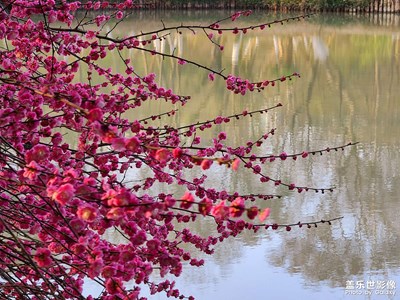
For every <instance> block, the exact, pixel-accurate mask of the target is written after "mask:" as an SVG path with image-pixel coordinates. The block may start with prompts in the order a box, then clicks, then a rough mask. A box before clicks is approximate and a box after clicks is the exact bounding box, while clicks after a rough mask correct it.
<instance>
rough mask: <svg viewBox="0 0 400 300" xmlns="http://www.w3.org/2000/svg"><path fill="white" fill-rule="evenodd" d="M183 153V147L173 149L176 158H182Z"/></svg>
mask: <svg viewBox="0 0 400 300" xmlns="http://www.w3.org/2000/svg"><path fill="white" fill-rule="evenodd" d="M182 154H183V151H182V149H181V148H175V149H174V150H172V156H173V157H174V158H180V157H181V156H182Z"/></svg>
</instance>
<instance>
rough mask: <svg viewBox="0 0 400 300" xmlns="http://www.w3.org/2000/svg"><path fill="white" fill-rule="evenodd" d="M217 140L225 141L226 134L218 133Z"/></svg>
mask: <svg viewBox="0 0 400 300" xmlns="http://www.w3.org/2000/svg"><path fill="white" fill-rule="evenodd" d="M218 139H219V140H225V139H226V133H225V132H220V133H219V134H218Z"/></svg>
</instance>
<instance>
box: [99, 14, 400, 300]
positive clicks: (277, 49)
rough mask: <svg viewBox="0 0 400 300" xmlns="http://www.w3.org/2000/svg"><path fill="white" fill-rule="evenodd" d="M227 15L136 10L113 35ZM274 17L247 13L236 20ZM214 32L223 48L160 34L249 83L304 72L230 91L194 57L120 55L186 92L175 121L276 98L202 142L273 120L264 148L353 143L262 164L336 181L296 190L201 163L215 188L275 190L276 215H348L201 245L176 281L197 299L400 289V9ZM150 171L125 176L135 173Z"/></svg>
mask: <svg viewBox="0 0 400 300" xmlns="http://www.w3.org/2000/svg"><path fill="white" fill-rule="evenodd" d="M226 14H227V13H226V12H225V13H224V12H213V11H201V12H142V13H140V14H136V15H133V16H131V17H130V18H129V19H128V20H126V21H125V22H124V23H122V24H120V26H119V27H117V29H116V31H114V33H113V35H114V36H124V35H128V34H134V33H138V32H139V31H140V30H142V31H151V30H152V29H155V28H158V27H160V26H161V22H160V20H161V19H162V20H163V22H164V23H165V24H166V25H172V24H179V23H181V22H183V23H185V24H189V23H192V24H199V23H201V24H207V23H211V22H212V21H214V20H216V19H220V18H222V17H223V16H225V15H226ZM280 17H281V16H279V15H270V14H264V13H255V14H254V15H252V16H250V17H248V18H245V19H243V20H241V21H239V25H245V24H249V25H250V24H254V23H263V22H265V21H266V20H273V19H276V18H280ZM227 25H231V22H230V21H229V22H228V23H227ZM217 41H218V43H219V44H221V45H223V46H224V51H222V52H221V51H219V50H218V48H217V47H213V46H212V45H210V43H208V42H207V38H206V37H205V36H204V34H202V33H201V32H198V33H197V34H195V35H194V34H193V33H191V32H183V33H182V34H176V33H171V35H169V36H167V37H166V40H165V41H164V42H163V43H159V44H156V45H155V46H156V49H157V50H160V51H166V52H167V53H172V52H174V53H175V54H177V55H180V56H182V57H184V58H186V59H196V60H197V61H198V62H199V63H201V64H204V65H206V66H209V67H210V68H213V69H215V70H221V69H224V70H225V74H230V73H231V74H235V75H240V76H241V77H245V78H249V79H251V80H253V81H259V80H265V79H275V78H278V77H280V76H282V75H288V74H291V73H293V72H298V73H300V74H301V78H299V79H294V80H292V81H286V82H283V83H280V84H278V85H277V86H275V87H268V88H267V89H266V90H265V91H263V92H261V93H251V94H248V95H246V96H245V97H242V96H237V95H233V94H232V93H230V92H229V91H227V90H226V89H225V83H224V81H223V80H221V79H219V78H217V79H216V80H215V82H214V83H211V82H210V81H209V80H208V78H207V75H208V72H206V71H203V70H201V69H198V68H197V67H193V66H190V65H184V66H181V65H179V64H177V62H176V61H172V60H169V59H162V58H160V57H157V56H151V55H149V54H145V53H141V52H132V53H128V52H125V53H124V54H125V55H127V56H129V57H130V58H131V59H132V61H133V62H134V66H135V70H136V71H137V72H138V73H139V74H147V73H149V72H154V73H155V74H156V75H157V78H158V79H157V80H158V82H159V83H160V84H162V85H164V86H166V87H170V88H172V89H173V90H174V91H175V92H177V93H179V94H182V95H191V96H192V99H191V101H190V102H189V103H188V104H187V105H186V106H184V107H183V108H179V112H178V113H177V115H176V116H174V117H173V118H172V119H171V120H170V121H171V123H172V124H174V125H178V124H180V125H185V124H190V123H194V122H197V121H204V120H209V119H212V118H214V117H216V116H218V115H230V114H234V113H239V112H241V111H243V110H244V109H248V110H257V109H261V108H267V107H270V106H273V105H275V104H276V103H282V104H283V107H281V108H279V109H276V110H273V111H271V112H268V113H267V114H261V115H260V114H259V115H254V116H253V117H252V118H243V119H241V120H239V121H234V122H230V123H228V124H226V125H224V126H222V127H216V128H215V129H212V130H209V131H205V132H204V134H203V136H202V138H203V139H202V141H203V143H204V144H207V143H208V142H209V140H210V138H211V137H212V136H213V135H215V134H216V133H217V132H219V131H220V130H224V131H225V132H226V133H227V135H228V137H229V139H228V141H229V142H230V143H231V144H232V145H240V144H243V143H245V142H246V141H247V140H249V139H251V138H258V137H259V136H261V135H262V134H263V133H264V132H267V131H269V130H270V129H271V128H277V131H276V134H275V136H273V137H271V138H270V139H269V140H268V142H267V143H265V145H264V146H263V147H262V148H261V149H260V153H265V154H269V153H275V154H279V153H281V152H282V151H285V152H287V153H298V152H302V151H303V150H318V149H324V148H326V147H333V146H340V145H344V144H347V143H348V142H350V141H352V142H360V143H359V144H358V145H357V146H355V147H351V148H347V149H346V150H345V151H343V152H342V151H338V152H331V153H329V154H325V155H322V156H320V155H316V156H312V157H310V158H307V159H302V160H298V161H296V162H294V161H285V163H283V164H282V163H281V162H278V161H276V162H274V163H269V164H267V166H266V170H268V174H270V176H271V177H273V178H277V179H282V180H283V181H286V182H292V181H293V182H296V183H297V184H299V185H308V186H313V187H319V188H327V187H331V186H335V187H336V189H335V190H334V191H333V193H325V194H324V195H322V194H321V193H318V194H316V193H315V192H307V193H301V194H298V193H297V192H294V193H290V192H288V191H287V189H279V188H275V187H274V186H273V184H269V183H267V184H261V183H260V182H259V181H258V180H257V178H256V177H254V176H251V174H250V173H249V172H246V170H243V168H242V169H240V170H239V172H237V173H232V172H231V171H230V170H227V169H225V168H223V167H218V166H213V167H212V168H211V170H209V171H207V172H206V174H207V175H208V176H209V180H208V183H209V184H210V186H211V185H213V186H215V187H216V188H218V187H219V188H225V189H227V190H229V191H239V192H243V193H259V192H260V193H273V194H280V195H282V196H283V197H282V198H281V199H273V200H268V201H270V202H268V203H266V204H265V206H269V207H271V209H272V213H271V216H270V217H269V219H270V220H269V222H271V223H273V222H277V223H284V224H285V223H293V222H297V221H302V222H306V221H314V220H320V219H324V218H325V219H327V218H335V217H340V216H342V217H343V219H342V220H341V221H337V222H334V223H333V224H332V226H328V225H321V226H319V227H318V228H313V229H306V228H293V230H292V231H291V232H286V231H284V230H278V231H271V230H268V231H265V230H260V231H259V232H257V233H256V234H254V233H245V234H243V235H241V236H239V237H237V238H235V239H233V238H232V239H230V240H228V241H226V242H225V243H224V244H222V245H220V246H218V248H217V251H216V253H215V255H214V256H210V257H209V256H205V257H203V258H204V259H205V261H206V263H205V266H204V267H202V268H193V267H190V266H185V269H184V272H183V274H182V276H181V277H179V278H177V279H176V281H177V286H178V287H179V288H180V289H181V291H182V292H183V293H185V294H187V295H194V296H195V297H196V299H230V300H234V299H238V300H239V299H308V300H311V299H354V300H356V299H400V250H399V249H400V222H399V220H397V218H398V216H399V211H400V175H399V169H400V151H399V149H400V23H399V16H398V15H397V16H392V15H388V16H382V15H380V16H351V15H316V16H312V17H311V18H309V19H307V20H305V21H301V22H297V21H294V22H289V23H287V24H285V25H284V26H281V25H274V26H272V28H270V29H265V30H263V31H260V30H254V31H251V32H249V33H247V34H237V35H234V34H228V33H226V34H223V35H221V36H218V37H217ZM104 63H105V64H106V65H108V66H111V67H112V68H113V69H114V70H118V69H119V68H121V65H120V64H121V63H120V60H119V57H117V56H114V57H112V56H111V57H108V58H106V60H105V61H104ZM173 108H178V107H174V106H171V105H167V104H165V103H162V102H153V103H148V104H147V105H144V107H142V109H141V110H140V111H134V112H132V114H131V116H130V117H131V118H132V119H138V118H142V117H147V116H149V115H153V114H155V113H157V112H163V111H168V110H170V109H173ZM155 124H156V125H161V124H163V122H161V121H156V122H155ZM144 175H145V174H141V173H138V172H136V173H131V174H130V176H131V177H132V178H138V177H143V176H144ZM160 188H162V187H160ZM172 189H174V188H172ZM193 230H195V231H197V232H203V233H205V234H206V233H212V232H214V227H213V224H212V222H211V221H210V222H208V221H205V222H202V223H199V224H198V225H197V227H196V228H193ZM199 256H200V257H201V255H199ZM396 284H397V287H396ZM352 287H354V289H352ZM396 288H397V293H396ZM393 293H395V295H387V294H393ZM350 294H360V295H350ZM164 298H165V297H163V296H162V295H159V296H157V297H155V298H154V299H164Z"/></svg>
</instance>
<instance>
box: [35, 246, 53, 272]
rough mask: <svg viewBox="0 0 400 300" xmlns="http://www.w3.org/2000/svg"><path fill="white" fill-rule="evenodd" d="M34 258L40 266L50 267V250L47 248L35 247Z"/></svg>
mask: <svg viewBox="0 0 400 300" xmlns="http://www.w3.org/2000/svg"><path fill="white" fill-rule="evenodd" d="M34 260H35V262H36V263H37V264H38V266H39V267H40V268H47V267H50V266H51V264H52V262H53V260H52V259H51V252H50V250H49V249H47V248H39V249H37V250H36V254H35V256H34Z"/></svg>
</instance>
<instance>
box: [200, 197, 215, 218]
mask: <svg viewBox="0 0 400 300" xmlns="http://www.w3.org/2000/svg"><path fill="white" fill-rule="evenodd" d="M211 209H212V201H211V200H210V199H208V198H204V199H203V200H201V201H200V203H199V212H200V213H201V214H202V215H203V216H205V215H208V214H209V213H210V212H211Z"/></svg>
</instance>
